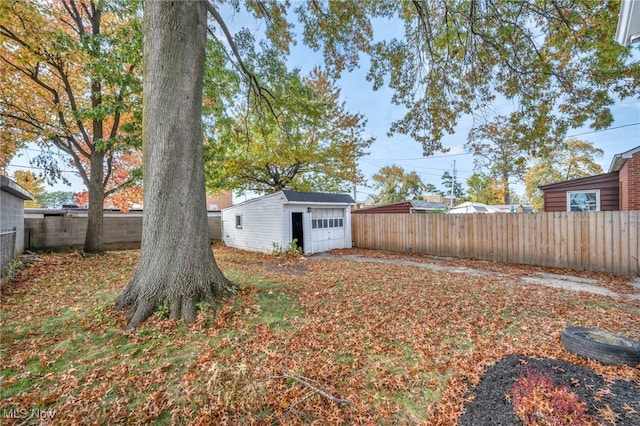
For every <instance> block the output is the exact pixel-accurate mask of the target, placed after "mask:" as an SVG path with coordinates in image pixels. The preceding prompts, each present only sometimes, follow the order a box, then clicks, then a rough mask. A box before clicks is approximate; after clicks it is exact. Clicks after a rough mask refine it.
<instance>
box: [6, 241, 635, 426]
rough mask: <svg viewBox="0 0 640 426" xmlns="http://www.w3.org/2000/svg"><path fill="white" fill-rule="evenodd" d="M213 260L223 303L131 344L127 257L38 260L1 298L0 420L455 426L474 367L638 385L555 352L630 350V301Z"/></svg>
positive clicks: (410, 270) (428, 276) (464, 278)
mask: <svg viewBox="0 0 640 426" xmlns="http://www.w3.org/2000/svg"><path fill="white" fill-rule="evenodd" d="M214 251H215V253H216V258H217V261H218V263H219V264H220V266H221V268H222V269H223V271H224V272H225V274H227V276H229V277H230V278H232V279H233V280H234V281H236V282H238V283H239V284H240V285H241V286H242V289H241V290H240V291H239V292H238V293H237V295H236V296H235V297H234V298H233V299H232V300H228V301H226V302H225V303H224V304H222V305H221V306H219V307H217V310H215V311H213V310H211V311H206V312H203V313H201V314H200V315H199V316H198V318H197V320H196V322H195V323H194V324H192V325H190V326H185V325H184V324H182V323H180V322H175V321H171V320H162V319H160V318H159V317H156V316H154V317H153V318H152V319H151V320H150V321H149V322H147V323H145V324H143V325H142V326H141V327H140V328H139V329H137V330H134V331H130V332H124V331H122V329H123V328H124V326H125V325H126V320H127V319H126V316H125V314H124V313H123V312H119V311H115V310H114V308H113V298H114V297H115V296H116V295H117V294H118V293H119V291H121V290H122V289H123V288H124V286H125V285H126V283H127V279H128V278H129V277H130V276H131V275H132V274H133V270H134V268H135V265H136V262H137V259H138V252H137V251H122V252H110V253H107V254H106V255H105V256H91V257H86V258H85V257H82V256H77V255H74V254H46V255H43V256H42V258H43V261H42V262H37V263H34V264H32V266H31V267H29V268H27V269H25V270H24V271H23V273H22V274H21V275H20V276H18V278H17V280H16V281H15V282H14V283H12V284H11V285H10V286H9V287H7V288H3V289H2V304H3V311H2V317H3V322H2V326H1V331H2V336H3V341H2V344H3V346H4V348H3V350H4V352H5V353H6V354H7V355H8V357H6V358H3V360H2V366H1V368H2V372H1V374H2V377H3V379H2V384H0V391H1V392H2V405H1V406H0V410H3V411H2V412H3V413H4V412H6V410H8V409H9V407H13V406H16V405H20V406H21V407H24V408H25V409H29V410H31V409H32V408H34V407H39V408H43V409H51V410H55V411H56V417H55V420H54V422H55V423H69V422H72V423H73V422H76V423H116V422H119V423H132V422H144V421H148V422H163V421H164V422H168V423H169V422H170V423H174V424H176V423H179V424H189V423H191V424H211V423H217V424H225V423H227V424H238V423H247V424H250V423H256V424H272V423H274V422H281V423H283V424H297V423H301V422H311V423H313V422H323V423H347V424H363V423H368V424H376V423H408V424H416V423H429V424H434V425H435V424H455V423H456V419H457V417H458V416H459V415H460V413H461V412H462V410H463V403H464V401H465V399H467V398H468V395H467V392H468V391H469V390H470V389H471V387H472V386H473V385H474V384H476V383H478V382H479V380H480V377H481V376H482V374H483V372H484V370H485V369H486V368H487V367H488V366H489V365H491V363H493V362H495V361H496V360H499V359H502V358H504V357H505V356H506V355H508V354H513V353H518V354H524V355H528V356H537V357H553V358H558V359H564V360H567V361H570V362H573V363H580V364H583V365H587V366H589V367H591V368H594V369H596V370H597V371H598V372H600V373H601V374H603V375H609V376H615V377H617V378H625V379H626V380H632V381H636V382H640V373H638V371H637V369H633V368H630V367H604V366H600V365H598V364H597V363H594V362H590V361H585V360H582V359H580V358H577V357H575V356H573V355H571V354H569V353H568V352H566V351H564V350H563V349H562V347H561V345H560V344H559V333H560V330H561V329H562V327H564V326H567V325H582V326H588V327H591V326H592V327H599V328H605V329H609V330H612V331H617V332H621V333H624V334H626V335H628V336H629V337H630V338H636V339H638V338H640V330H639V329H638V327H637V312H638V309H639V308H640V303H637V302H633V301H628V300H626V301H623V300H619V299H614V298H608V297H603V296H594V295H587V294H584V293H574V292H569V291H565V290H559V289H554V288H546V287H539V286H536V285H526V284H522V283H521V282H518V280H517V277H518V276H519V275H518V274H523V273H524V272H523V271H521V270H519V269H518V268H515V270H514V269H513V268H512V267H511V266H504V265H502V266H501V265H497V264H490V263H488V262H484V263H483V265H474V267H476V268H477V267H480V266H486V269H487V270H491V269H492V268H497V269H499V271H500V273H499V274H496V275H491V274H489V275H486V276H480V277H479V276H472V275H468V274H464V273H457V274H450V273H446V272H438V271H430V270H425V269H421V268H416V267H411V266H400V265H390V264H385V263H360V262H358V263H356V262H350V261H347V260H340V259H325V260H313V259H302V258H289V259H282V258H275V257H273V256H268V255H264V254H257V253H248V252H242V251H238V250H233V249H228V248H225V247H216V248H215V250H214ZM366 255H367V256H368V257H373V256H388V257H394V258H400V255H398V254H388V253H380V252H373V251H367V252H366ZM411 259H412V260H415V259H416V257H414V256H412V257H411ZM448 261H450V260H448ZM451 262H452V261H451ZM505 277H513V280H507V279H506V278H505ZM599 279H600V280H601V281H607V282H610V283H618V280H619V279H618V278H617V277H613V278H611V279H610V280H608V279H605V278H602V277H601V278H599ZM507 281H509V284H507ZM611 285H614V284H611ZM615 285H616V286H617V285H618V284H615ZM287 375H289V376H291V378H289V379H281V380H280V379H279V380H269V381H266V382H261V381H260V379H263V378H266V377H287ZM294 377H305V378H308V379H310V380H311V381H313V382H311V381H310V382H309V383H318V384H321V385H322V386H321V387H318V389H321V390H322V391H325V392H326V393H327V394H328V395H332V396H335V397H336V398H339V399H341V400H346V401H349V403H350V404H351V405H350V406H348V405H346V404H337V403H336V402H335V401H332V400H331V399H330V398H325V397H321V396H320V395H319V394H318V393H316V392H315V391H314V390H313V389H310V388H309V387H308V386H305V385H303V384H301V383H300V382H299V381H296V380H295V379H293V378H294ZM310 392H314V393H313V396H312V395H310ZM632 409H633V408H632ZM9 423H10V422H9Z"/></svg>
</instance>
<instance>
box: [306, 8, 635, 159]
mask: <svg viewBox="0 0 640 426" xmlns="http://www.w3.org/2000/svg"><path fill="white" fill-rule="evenodd" d="M619 9H620V5H619V3H617V2H601V1H597V0H581V1H575V2H557V1H553V2H547V1H545V2H533V1H520V0H499V1H469V0H449V1H444V2H433V3H431V2H428V1H404V2H398V1H395V0H386V1H376V2H361V1H357V0H351V1H349V0H347V1H341V2H316V1H310V2H305V3H302V4H300V5H299V6H298V8H297V11H298V13H299V16H300V19H301V21H302V22H303V23H304V24H305V30H304V37H305V42H307V43H308V44H309V45H310V46H311V47H314V48H316V49H322V50H323V52H324V55H325V60H326V61H327V63H328V64H329V65H331V66H332V67H333V69H335V70H337V71H340V70H342V69H344V68H347V69H350V68H353V67H355V66H357V64H358V63H359V54H360V53H362V52H365V53H368V54H369V55H370V56H371V68H370V71H369V74H368V77H369V79H370V80H371V81H372V82H373V85H374V88H379V87H381V86H382V85H384V84H388V85H389V86H390V87H391V88H392V89H394V93H395V94H394V97H393V102H394V103H395V104H398V105H403V106H405V107H406V108H407V111H408V112H407V114H406V115H405V117H404V118H402V119H400V120H398V121H397V122H395V123H394V124H393V126H392V128H391V132H392V133H401V134H407V135H410V136H411V137H412V138H413V139H415V140H416V141H418V142H420V143H421V144H422V146H423V149H424V152H425V154H427V155H428V154H431V153H433V152H434V151H446V149H447V147H445V146H443V145H442V143H441V140H442V137H443V135H444V134H445V133H452V132H453V131H454V128H455V125H456V123H457V122H458V120H459V119H460V117H461V116H463V115H472V116H473V117H474V118H475V119H476V120H477V122H478V123H486V122H490V121H491V117H492V116H493V115H494V113H493V111H494V107H495V103H496V101H499V100H500V99H507V100H509V101H510V103H511V104H513V105H514V106H515V108H514V110H513V111H512V112H511V113H509V115H508V116H507V121H506V123H508V125H509V127H510V128H511V130H512V132H513V134H514V136H515V137H514V140H517V141H518V143H519V144H520V146H521V148H522V149H523V150H527V151H529V152H535V153H536V154H538V155H541V154H548V153H549V152H550V151H552V150H553V149H554V148H555V146H556V145H557V144H558V141H560V140H562V139H563V137H564V136H565V135H566V132H567V130H568V129H570V128H576V127H580V126H582V125H585V124H589V125H591V126H592V127H593V128H604V127H607V126H609V125H610V124H611V122H612V115H611V112H610V106H611V105H612V104H613V103H614V102H615V98H616V97H618V98H621V99H624V98H628V97H637V96H638V94H639V92H640V90H639V89H640V61H638V60H637V58H634V57H633V56H632V55H631V48H630V47H624V46H620V45H618V44H617V43H615V41H614V34H615V31H616V24H615V23H616V22H617V18H618V14H619ZM376 18H377V19H379V20H382V21H385V20H388V19H400V20H401V21H402V22H404V35H403V36H402V37H396V38H393V39H385V40H379V39H377V38H375V37H374V34H373V28H374V26H373V25H372V21H373V20H374V19H376Z"/></svg>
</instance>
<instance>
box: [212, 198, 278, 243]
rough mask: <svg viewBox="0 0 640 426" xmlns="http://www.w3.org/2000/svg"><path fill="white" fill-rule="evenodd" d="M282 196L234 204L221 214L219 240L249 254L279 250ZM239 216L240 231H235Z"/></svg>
mask: <svg viewBox="0 0 640 426" xmlns="http://www.w3.org/2000/svg"><path fill="white" fill-rule="evenodd" d="M282 202H283V200H282V195H281V194H280V193H276V194H273V196H268V197H264V198H261V199H259V200H256V202H255V203H252V202H251V201H249V202H246V203H242V204H238V205H237V206H232V207H229V208H228V209H224V210H223V211H222V238H223V241H224V243H225V244H226V245H228V246H231V247H235V248H239V249H242V250H249V251H260V252H271V251H272V250H273V248H274V244H278V245H280V246H282V235H283V232H282V231H283V230H282V226H283V206H282ZM238 214H240V215H242V228H241V229H237V228H236V215H238Z"/></svg>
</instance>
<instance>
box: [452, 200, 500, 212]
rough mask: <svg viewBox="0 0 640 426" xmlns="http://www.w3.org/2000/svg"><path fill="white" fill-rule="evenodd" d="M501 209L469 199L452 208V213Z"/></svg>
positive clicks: (497, 210) (498, 210) (496, 210)
mask: <svg viewBox="0 0 640 426" xmlns="http://www.w3.org/2000/svg"><path fill="white" fill-rule="evenodd" d="M500 212H501V210H500V209H497V208H494V207H492V206H489V205H487V204H483V203H476V202H473V201H467V202H464V203H462V204H458V205H457V206H455V207H453V208H451V209H450V210H449V213H450V214H460V213H463V214H468V213H500Z"/></svg>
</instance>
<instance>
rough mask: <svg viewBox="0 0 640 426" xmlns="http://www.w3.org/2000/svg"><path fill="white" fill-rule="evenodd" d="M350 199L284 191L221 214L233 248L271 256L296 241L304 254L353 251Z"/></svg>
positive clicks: (224, 236)
mask: <svg viewBox="0 0 640 426" xmlns="http://www.w3.org/2000/svg"><path fill="white" fill-rule="evenodd" d="M353 205H355V201H354V200H353V198H351V196H350V195H346V194H329V193H322V192H299V191H290V190H282V191H278V192H276V193H274V194H270V195H265V196H263V197H258V198H254V199H252V200H248V201H245V202H243V203H240V204H236V205H234V206H231V207H229V208H226V209H223V210H222V240H223V241H224V243H225V244H226V245H228V246H230V247H235V248H239V249H243V250H250V251H261V252H271V251H273V250H274V248H276V247H278V248H283V249H286V248H287V247H289V245H290V244H291V242H292V241H293V240H294V239H295V240H296V243H297V245H298V247H300V248H301V249H302V250H303V252H304V253H306V254H311V253H318V252H323V251H328V250H332V249H336V248H351V206H353Z"/></svg>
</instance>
